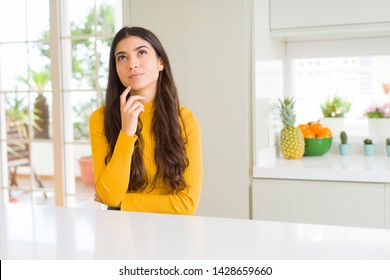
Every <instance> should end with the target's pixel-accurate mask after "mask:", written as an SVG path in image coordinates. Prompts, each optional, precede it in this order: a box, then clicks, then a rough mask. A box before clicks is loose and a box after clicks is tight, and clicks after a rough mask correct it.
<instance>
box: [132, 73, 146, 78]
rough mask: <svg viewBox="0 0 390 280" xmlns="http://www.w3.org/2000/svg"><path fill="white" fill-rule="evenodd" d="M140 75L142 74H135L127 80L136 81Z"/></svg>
mask: <svg viewBox="0 0 390 280" xmlns="http://www.w3.org/2000/svg"><path fill="white" fill-rule="evenodd" d="M142 75H143V74H142V73H135V74H133V75H130V77H129V79H136V78H138V77H140V76H142Z"/></svg>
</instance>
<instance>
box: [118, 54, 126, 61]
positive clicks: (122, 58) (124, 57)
mask: <svg viewBox="0 0 390 280" xmlns="http://www.w3.org/2000/svg"><path fill="white" fill-rule="evenodd" d="M116 60H117V61H122V60H126V56H124V55H118V56H117V57H116Z"/></svg>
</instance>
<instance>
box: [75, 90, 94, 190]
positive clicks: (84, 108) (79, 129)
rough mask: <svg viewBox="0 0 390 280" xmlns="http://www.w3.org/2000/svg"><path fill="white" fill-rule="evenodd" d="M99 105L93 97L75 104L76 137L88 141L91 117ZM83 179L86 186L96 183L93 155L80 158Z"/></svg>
mask: <svg viewBox="0 0 390 280" xmlns="http://www.w3.org/2000/svg"><path fill="white" fill-rule="evenodd" d="M96 107H97V99H96V98H92V99H91V100H90V101H88V102H84V103H78V104H77V105H75V106H73V111H74V113H75V117H76V118H75V121H74V122H73V131H74V139H75V140H78V141H87V140H88V139H89V117H90V116H91V114H92V112H93V111H94V110H95V109H96ZM78 162H79V166H80V173H81V180H82V181H83V184H84V185H86V186H93V185H94V177H93V164H92V156H91V155H86V156H82V157H80V158H79V159H78Z"/></svg>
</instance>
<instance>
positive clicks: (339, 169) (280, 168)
mask: <svg viewBox="0 0 390 280" xmlns="http://www.w3.org/2000/svg"><path fill="white" fill-rule="evenodd" d="M253 177H254V178H269V179H296V180H321V181H346V182H373V183H390V158H389V157H386V156H383V155H375V156H364V155H350V156H340V155H339V154H335V153H328V154H326V155H324V156H313V157H303V158H302V159H299V160H286V159H283V158H280V157H275V158H273V159H270V160H268V161H266V162H262V163H260V164H259V165H258V166H255V167H254V168H253Z"/></svg>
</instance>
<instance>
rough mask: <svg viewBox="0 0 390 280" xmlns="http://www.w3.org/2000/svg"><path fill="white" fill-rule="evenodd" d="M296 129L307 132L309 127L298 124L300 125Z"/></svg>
mask: <svg viewBox="0 0 390 280" xmlns="http://www.w3.org/2000/svg"><path fill="white" fill-rule="evenodd" d="M298 128H299V129H300V130H301V131H302V132H304V131H305V130H309V129H310V127H309V125H308V124H305V123H304V124H300V125H298Z"/></svg>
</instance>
